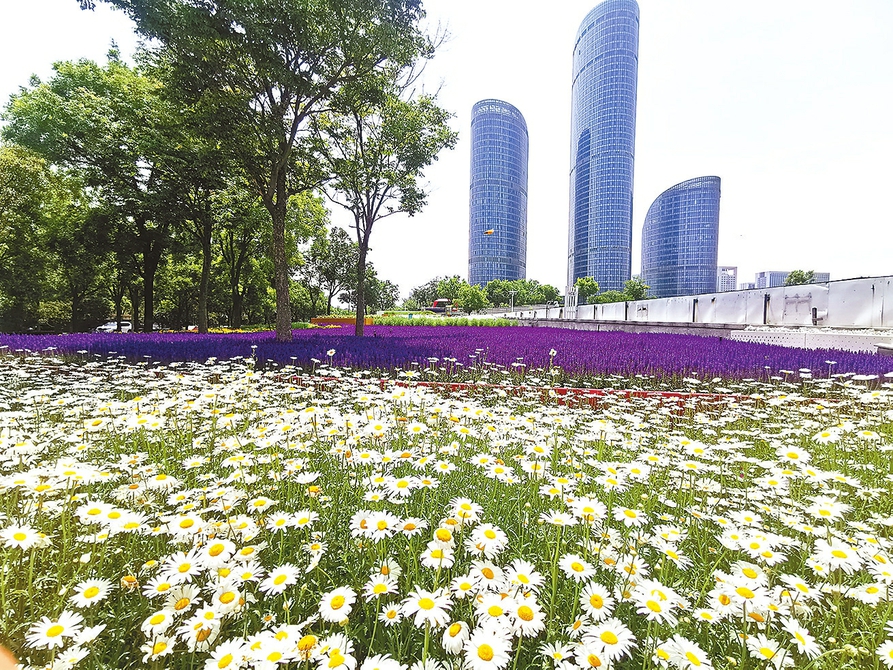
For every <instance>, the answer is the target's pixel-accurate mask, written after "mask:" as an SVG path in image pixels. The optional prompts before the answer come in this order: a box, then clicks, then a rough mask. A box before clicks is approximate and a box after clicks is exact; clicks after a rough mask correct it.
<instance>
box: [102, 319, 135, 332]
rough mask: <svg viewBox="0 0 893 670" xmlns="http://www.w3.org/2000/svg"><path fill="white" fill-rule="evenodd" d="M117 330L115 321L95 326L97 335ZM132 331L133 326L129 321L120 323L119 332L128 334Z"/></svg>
mask: <svg viewBox="0 0 893 670" xmlns="http://www.w3.org/2000/svg"><path fill="white" fill-rule="evenodd" d="M116 330H118V322H117V321H108V322H107V323H104V324H102V325H101V326H97V327H96V329H95V332H97V333H114V332H115V331H116ZM132 330H133V324H132V323H130V321H122V322H121V332H122V333H129V332H130V331H132Z"/></svg>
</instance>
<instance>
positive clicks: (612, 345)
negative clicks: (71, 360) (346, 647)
mask: <svg viewBox="0 0 893 670" xmlns="http://www.w3.org/2000/svg"><path fill="white" fill-rule="evenodd" d="M366 333H367V336H366V337H363V338H356V337H354V336H353V335H352V334H351V332H350V331H349V330H347V329H320V330H296V331H294V339H293V341H292V342H290V343H287V344H283V343H278V342H276V341H275V340H274V337H273V334H272V333H269V332H264V333H239V334H209V335H198V334H195V333H161V334H148V333H147V334H142V333H126V334H122V333H108V334H104V333H96V334H93V333H90V334H72V335H0V347H6V349H4V350H5V351H10V352H15V351H31V352H44V353H59V354H77V353H78V352H87V353H88V354H90V355H92V354H99V355H102V356H108V355H118V356H124V357H126V358H127V359H129V360H135V361H139V360H148V361H152V362H162V363H168V362H172V361H205V360H207V359H209V358H212V357H214V358H217V359H219V360H226V359H229V358H234V357H237V356H243V357H246V358H248V357H251V356H252V355H254V356H256V358H257V360H258V362H259V363H260V364H263V363H264V362H266V361H275V362H276V363H279V364H281V365H288V364H295V365H300V366H304V367H308V366H310V365H311V364H312V359H314V358H315V359H318V360H322V361H326V362H328V357H327V355H326V352H327V351H328V350H330V349H334V350H335V355H334V356H333V363H334V364H335V365H337V366H348V367H355V368H377V369H385V370H388V369H393V368H395V367H407V366H409V365H410V364H411V363H413V362H415V363H418V364H419V365H420V366H422V367H425V366H427V365H428V359H429V358H437V359H438V360H439V361H443V359H445V358H455V359H456V361H457V362H459V363H461V364H463V365H466V366H468V365H470V364H472V363H480V362H481V361H483V360H486V361H488V362H490V363H498V364H501V365H504V366H511V365H512V364H513V363H519V362H521V363H523V364H524V365H525V366H526V368H527V369H531V368H535V367H540V366H546V365H548V363H549V351H550V350H551V349H554V350H556V352H557V353H556V355H555V357H554V364H555V365H557V366H560V367H561V368H563V369H564V370H566V371H567V372H569V373H571V374H580V373H591V374H621V375H636V374H644V375H655V376H658V377H666V376H682V375H696V376H700V377H705V376H711V377H712V376H719V377H724V378H732V379H741V378H746V377H765V375H766V374H767V371H768V372H769V373H770V374H780V371H783V370H788V371H792V372H794V373H796V372H797V371H798V370H800V369H803V368H807V369H809V370H811V371H812V374H813V376H815V377H825V376H827V375H828V374H829V372H831V373H840V372H850V373H855V374H863V375H864V374H875V375H883V374H885V373H888V372H890V371H891V370H893V359H891V358H887V357H881V356H877V355H873V354H857V353H849V352H843V351H831V350H811V351H810V350H806V349H795V348H789V347H780V346H774V345H765V344H753V343H748V342H733V341H730V340H721V339H719V338H714V337H699V336H695V335H669V334H662V333H623V332H595V331H573V330H565V329H559V328H542V327H539V328H529V327H516V328H504V327H502V328H501V327H461V326H437V327H426V326H410V327H406V326H371V327H367V329H366ZM830 360H833V361H835V364H833V365H831V364H829V361H830Z"/></svg>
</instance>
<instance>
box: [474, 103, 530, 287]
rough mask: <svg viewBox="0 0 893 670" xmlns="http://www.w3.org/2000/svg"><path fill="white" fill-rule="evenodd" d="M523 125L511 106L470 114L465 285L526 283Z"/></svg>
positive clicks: (486, 106)
mask: <svg viewBox="0 0 893 670" xmlns="http://www.w3.org/2000/svg"><path fill="white" fill-rule="evenodd" d="M527 152H528V137H527V123H526V122H525V121H524V117H523V116H522V115H521V112H519V111H518V110H517V109H516V108H515V107H514V106H512V105H510V104H508V103H507V102H503V101H501V100H481V101H480V102H478V103H476V104H475V105H474V107H472V109H471V188H470V195H469V210H470V212H469V223H468V283H470V284H478V285H481V286H483V285H484V284H486V283H487V282H488V281H491V280H493V279H508V280H514V279H526V278H527Z"/></svg>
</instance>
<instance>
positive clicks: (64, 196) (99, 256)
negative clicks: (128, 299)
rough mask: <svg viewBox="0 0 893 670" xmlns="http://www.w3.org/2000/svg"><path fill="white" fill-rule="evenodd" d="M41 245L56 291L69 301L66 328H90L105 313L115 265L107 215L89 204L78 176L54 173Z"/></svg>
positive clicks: (99, 320) (80, 329) (77, 329)
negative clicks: (45, 253)
mask: <svg viewBox="0 0 893 670" xmlns="http://www.w3.org/2000/svg"><path fill="white" fill-rule="evenodd" d="M51 180H52V182H53V186H52V187H51V189H50V192H49V193H50V198H49V203H48V207H47V218H46V221H45V223H44V226H43V231H42V234H41V243H42V245H43V247H44V249H45V251H46V252H47V254H48V256H49V261H50V265H51V267H52V268H53V269H54V271H53V273H52V274H53V276H54V277H55V279H56V280H57V281H56V282H55V283H56V285H57V286H56V289H57V291H56V292H57V295H58V296H59V297H60V298H64V299H65V300H66V301H67V302H68V306H69V309H70V312H69V314H68V317H69V318H68V319H67V323H66V324H65V326H64V327H67V328H68V329H69V330H70V331H71V332H79V331H84V330H88V329H90V328H91V327H93V326H95V325H96V324H97V322H101V321H104V320H105V319H106V318H107V317H108V310H109V301H108V300H107V298H106V296H105V295H104V293H105V291H104V285H105V283H106V282H107V281H108V280H109V271H110V269H111V268H112V267H113V265H114V261H115V258H114V255H113V254H112V253H111V252H112V248H111V240H110V236H109V233H110V231H111V229H112V225H111V223H110V218H111V216H112V215H111V214H110V213H109V212H108V211H107V210H105V209H103V208H101V207H91V205H90V202H89V198H88V196H87V194H86V193H85V192H84V190H83V189H82V188H81V184H79V183H78V182H77V181H76V180H74V179H71V178H67V177H66V175H65V174H64V173H62V174H54V175H53V176H52V178H51Z"/></svg>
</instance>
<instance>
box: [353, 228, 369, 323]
mask: <svg viewBox="0 0 893 670" xmlns="http://www.w3.org/2000/svg"><path fill="white" fill-rule="evenodd" d="M367 248H368V236H367V237H366V239H364V240H362V241H361V242H360V249H359V254H358V255H357V323H356V328H355V329H354V334H355V335H356V336H357V337H363V326H364V325H365V319H366V250H367Z"/></svg>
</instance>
